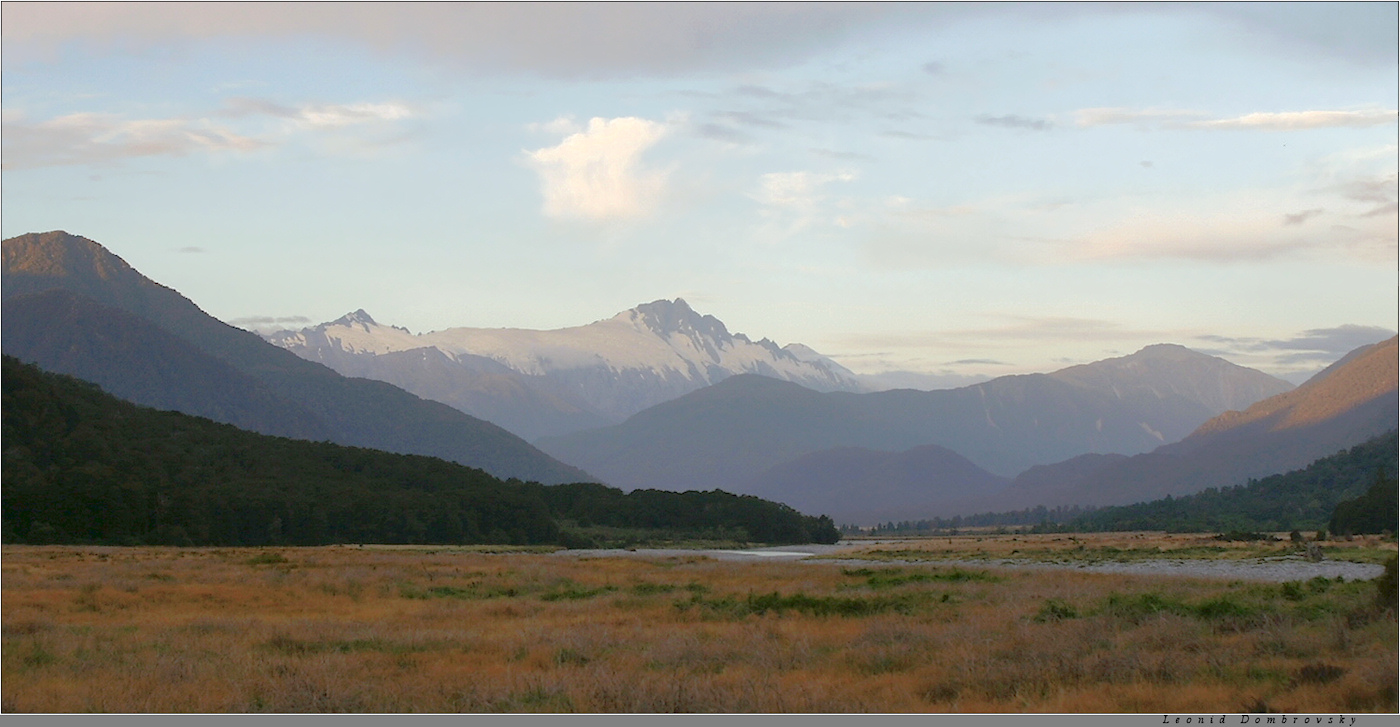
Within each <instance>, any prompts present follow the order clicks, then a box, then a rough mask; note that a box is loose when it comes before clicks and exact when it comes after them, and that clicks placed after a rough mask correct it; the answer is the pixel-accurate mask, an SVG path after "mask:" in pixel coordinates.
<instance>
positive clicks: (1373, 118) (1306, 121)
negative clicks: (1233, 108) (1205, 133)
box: [1187, 109, 1396, 131]
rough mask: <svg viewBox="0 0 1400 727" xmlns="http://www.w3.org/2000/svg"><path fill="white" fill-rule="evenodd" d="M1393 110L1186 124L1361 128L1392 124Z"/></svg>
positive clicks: (1269, 115) (1255, 116) (1285, 128)
mask: <svg viewBox="0 0 1400 727" xmlns="http://www.w3.org/2000/svg"><path fill="white" fill-rule="evenodd" d="M1395 120H1396V112H1395V111H1393V110H1392V111H1385V110H1381V109H1373V110H1368V111H1283V112H1278V113H1253V114H1245V115H1244V116H1236V117H1234V118H1230V119H1211V120H1209V121H1193V122H1191V123H1189V124H1187V126H1190V127H1193V128H1197V129H1261V130H1264V131H1296V130H1299V129H1336V128H1364V127H1367V126H1379V125H1381V124H1393V123H1395Z"/></svg>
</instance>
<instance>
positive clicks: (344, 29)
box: [3, 3, 1396, 78]
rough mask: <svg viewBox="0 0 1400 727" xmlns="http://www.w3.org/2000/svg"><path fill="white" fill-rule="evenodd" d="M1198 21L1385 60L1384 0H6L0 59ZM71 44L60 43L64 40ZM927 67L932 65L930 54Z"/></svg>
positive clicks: (737, 66)
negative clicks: (237, 46) (172, 47)
mask: <svg viewBox="0 0 1400 727" xmlns="http://www.w3.org/2000/svg"><path fill="white" fill-rule="evenodd" d="M1135 14H1140V15H1145V16H1149V17H1151V18H1152V19H1154V20H1155V19H1156V18H1158V17H1160V16H1162V15H1164V14H1167V15H1178V16H1180V15H1185V16H1193V17H1204V18H1207V19H1208V21H1209V22H1211V23H1213V24H1215V25H1224V26H1233V27H1232V28H1230V27H1227V30H1226V32H1229V33H1230V35H1231V37H1232V38H1234V39H1236V40H1237V41H1238V42H1239V43H1240V44H1242V45H1262V46H1263V47H1264V48H1265V49H1266V50H1268V51H1270V52H1272V53H1276V54H1278V55H1280V56H1283V57H1287V58H1289V59H1297V58H1298V57H1300V54H1303V57H1315V56H1324V57H1327V56H1330V57H1337V58H1344V59H1348V60H1353V61H1356V62H1358V63H1363V64H1367V65H1374V66H1379V67H1386V66H1390V67H1393V66H1394V65H1395V57H1396V34H1395V25H1396V21H1395V8H1394V5H1393V4H1392V3H1325V4H1324V3H1182V4H1179V5H1178V4H1162V3H1140V4H1132V3H1129V4H1119V3H1025V4H1015V5H1009V4H1005V3H6V5H5V22H4V26H3V29H4V38H3V40H4V52H5V62H6V63H10V62H12V61H14V60H23V59H26V58H35V57H51V56H52V55H54V54H56V53H59V52H62V50H63V49H64V48H66V47H69V46H70V45H81V46H82V47H84V48H99V49H103V48H110V47H118V48H130V49H134V50H138V51H139V50H141V49H143V48H146V47H150V46H153V45H157V44H170V43H172V42H181V41H186V42H202V41H207V40H210V39H215V38H250V37H252V38H257V37H271V38H284V39H287V40H288V41H293V42H304V40H305V39H307V38H312V39H332V40H337V41H348V42H351V43H355V44H357V45H360V46H362V47H368V48H370V49H373V50H376V51H379V52H399V53H406V54H414V55H419V56H422V57H426V58H429V59H431V60H434V61H438V62H444V63H450V64H453V65H456V66H459V67H467V68H470V69H482V70H510V71H522V72H527V73H534V74H541V75H546V76H551V77H557V78H581V77H626V76H639V75H645V76H656V75H674V74H680V73H687V72H693V71H704V70H719V71H726V70H741V69H751V68H760V67H783V66H789V65H793V64H796V63H801V62H803V61H804V60H806V59H808V58H810V57H811V56H812V55H814V54H816V53H819V52H822V51H824V50H829V49H830V48H832V47H833V46H836V45H840V44H844V43H847V42H861V41H864V42H871V41H877V42H878V41H879V40H881V39H885V38H888V37H890V36H892V35H894V34H896V33H900V32H908V31H915V32H917V31H928V30H932V29H940V28H943V29H946V28H950V27H952V26H954V25H955V24H957V23H959V22H962V21H965V20H969V19H978V18H993V19H996V18H1011V19H1014V20H1017V21H1021V22H1025V21H1030V22H1035V23H1042V24H1043V23H1048V22H1055V21H1060V20H1066V19H1073V18H1079V17H1085V16H1090V17H1092V16H1095V15H1108V16H1126V15H1135ZM74 40H76V41H79V43H71V44H70V43H68V41H74ZM923 70H924V71H925V72H926V73H934V72H936V71H938V70H941V69H940V67H939V64H937V63H936V62H934V63H928V64H925V65H924V66H923Z"/></svg>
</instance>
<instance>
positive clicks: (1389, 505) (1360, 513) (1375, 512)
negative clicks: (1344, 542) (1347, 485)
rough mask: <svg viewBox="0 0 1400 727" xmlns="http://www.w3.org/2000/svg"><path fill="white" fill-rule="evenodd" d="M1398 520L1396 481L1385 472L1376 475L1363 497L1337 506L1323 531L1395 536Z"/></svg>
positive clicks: (1399, 499)
mask: <svg viewBox="0 0 1400 727" xmlns="http://www.w3.org/2000/svg"><path fill="white" fill-rule="evenodd" d="M1396 520H1400V481H1397V479H1396V476H1395V475H1394V474H1387V473H1386V472H1385V470H1383V469H1382V470H1378V471H1377V472H1376V479H1375V481H1374V482H1372V483H1371V486H1370V487H1369V488H1368V489H1367V490H1366V492H1365V494H1363V495H1361V496H1360V497H1358V498H1356V499H1354V500H1344V501H1342V502H1339V503H1337V509H1336V510H1334V511H1333V512H1332V520H1331V521H1329V522H1328V524H1327V527H1328V529H1330V530H1331V531H1332V532H1334V533H1336V534H1338V535H1360V534H1362V533H1380V532H1385V531H1386V530H1389V531H1390V532H1392V533H1394V532H1396Z"/></svg>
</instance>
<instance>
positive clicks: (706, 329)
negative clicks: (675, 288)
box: [619, 298, 733, 342]
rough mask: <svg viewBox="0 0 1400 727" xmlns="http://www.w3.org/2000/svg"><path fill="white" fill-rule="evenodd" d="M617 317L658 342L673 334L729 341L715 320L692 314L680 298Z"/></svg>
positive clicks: (720, 325) (637, 309)
mask: <svg viewBox="0 0 1400 727" xmlns="http://www.w3.org/2000/svg"><path fill="white" fill-rule="evenodd" d="M619 315H622V316H626V317H627V318H629V319H630V320H633V321H636V322H637V323H639V324H641V325H642V326H645V327H646V328H647V329H648V330H650V331H651V332H652V333H655V334H656V335H657V336H660V337H661V338H669V337H670V336H672V335H674V334H680V335H683V336H686V337H696V336H699V337H703V338H708V339H711V340H714V341H723V342H728V341H729V340H731V339H732V338H733V337H732V336H731V335H730V334H729V329H727V328H725V327H724V324H723V323H721V322H720V320H719V319H718V318H715V317H714V316H702V315H700V314H699V313H696V312H695V310H694V309H693V308H691V307H690V305H689V304H687V303H686V302H685V299H683V298H676V299H675V300H665V299H662V300H655V301H652V302H650V303H643V304H641V305H639V306H637V307H636V308H633V309H632V310H629V311H626V312H625V313H621V314H619Z"/></svg>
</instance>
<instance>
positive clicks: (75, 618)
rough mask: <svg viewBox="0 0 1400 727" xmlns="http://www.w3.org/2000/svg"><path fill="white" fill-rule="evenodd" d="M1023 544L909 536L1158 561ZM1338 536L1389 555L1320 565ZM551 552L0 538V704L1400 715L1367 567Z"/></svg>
mask: <svg viewBox="0 0 1400 727" xmlns="http://www.w3.org/2000/svg"><path fill="white" fill-rule="evenodd" d="M1012 537H1015V536H990V535H989V536H985V537H983V536H970V535H968V536H959V537H957V538H939V539H929V540H928V541H927V542H926V543H925V544H922V545H920V546H918V547H916V548H912V549H911V548H909V547H901V549H902V550H906V551H908V550H923V551H924V552H927V553H930V554H938V553H942V552H945V551H949V552H951V551H953V550H959V551H961V552H962V553H963V555H959V557H960V558H961V557H963V556H964V555H966V554H967V553H975V552H978V551H982V552H987V553H989V554H990V553H992V552H996V553H1001V552H1008V553H1009V552H1010V551H1012V550H1015V551H1018V555H1019V554H1020V553H1021V552H1027V551H1030V552H1033V553H1034V554H1035V557H1036V558H1043V559H1049V558H1052V557H1054V558H1060V557H1063V558H1072V557H1077V556H1074V555H1072V554H1073V553H1075V552H1076V551H1079V550H1080V549H1081V546H1083V548H1082V551H1083V552H1085V553H1099V554H1101V555H1102V554H1104V553H1107V552H1108V551H1107V550H1106V549H1110V548H1112V549H1115V550H1117V551H1120V552H1121V551H1127V550H1132V549H1134V548H1139V549H1143V550H1144V552H1145V549H1148V548H1152V549H1154V552H1161V551H1167V550H1173V548H1168V547H1165V546H1164V545H1163V543H1162V542H1158V541H1153V542H1152V544H1150V545H1149V544H1148V542H1147V541H1148V536H1141V537H1136V538H1134V537H1133V536H1119V535H1112V536H1111V537H1110V536H1109V535H1103V536H1095V535H1088V536H1086V535H1079V536H1075V537H1074V538H1073V539H1070V538H1069V537H1068V536H1054V537H1053V538H1052V537H1044V538H1042V539H1039V540H1035V541H1033V542H1031V543H1030V546H1029V547H1028V541H1027V539H1026V537H1025V536H1022V537H1018V538H1017V539H1015V540H1012ZM1152 537H1156V536H1152ZM1054 538H1058V540H1056V539H1054ZM1095 538H1102V540H1098V541H1096V540H1094V539H1095ZM1112 538H1127V539H1126V540H1122V541H1119V540H1114V539H1112ZM1171 542H1175V543H1177V544H1178V545H1180V548H1181V549H1183V550H1182V552H1181V553H1179V554H1178V555H1182V556H1183V557H1185V556H1186V554H1187V551H1186V550H1184V549H1186V548H1191V547H1196V548H1201V547H1211V546H1206V545H1201V544H1200V543H1195V544H1194V545H1192V542H1194V541H1190V540H1182V539H1178V540H1176V541H1171ZM1328 545H1329V548H1330V547H1331V546H1332V544H1330V543H1329V544H1328ZM1346 546H1350V547H1353V548H1355V549H1356V552H1357V553H1358V555H1357V557H1358V558H1365V559H1368V560H1369V559H1370V558H1372V557H1373V556H1372V555H1369V554H1364V553H1368V552H1370V551H1375V552H1384V551H1387V550H1388V551H1389V552H1391V553H1393V552H1394V544H1393V542H1390V541H1375V542H1372V541H1361V540H1358V541H1356V542H1355V543H1354V544H1351V543H1348V544H1346V545H1345V546H1343V545H1340V544H1339V545H1337V546H1336V548H1335V550H1329V552H1330V553H1332V554H1335V555H1338V556H1340V555H1342V552H1341V551H1342V549H1343V548H1344V547H1346ZM872 547H873V548H877V549H878V548H884V549H886V550H889V549H890V547H891V546H881V545H875V546H872ZM1220 547H1222V548H1226V549H1227V550H1229V551H1230V552H1235V551H1238V552H1245V549H1246V548H1250V547H1253V548H1262V547H1280V546H1275V545H1267V546H1266V545H1260V544H1257V543H1256V544H1252V545H1251V544H1247V543H1246V544H1223V545H1221V546H1220ZM1157 549H1160V551H1158V550H1157ZM545 551H546V549H541V548H535V549H497V550H492V549H489V548H481V547H477V548H467V547H441V548H432V547H396V548H371V547H365V548H361V547H355V546H326V547H305V548H175V547H129V548H118V547H77V546H5V548H4V550H3V589H0V596H3V600H2V601H0V605H3V609H0V610H3V645H2V648H0V657H2V661H3V663H2V664H0V710H3V711H4V712H138V713H144V712H217V713H222V712H432V713H442V712H628V713H636V712H643V713H651V712H725V713H772V712H820V713H851V712H899V713H904V712H1054V713H1074V712H1115V713H1116V712H1172V713H1180V712H1189V713H1212V712H1216V713H1218V712H1262V711H1285V712H1338V711H1340V712H1395V711H1396V709H1397V697H1396V683H1397V668H1396V664H1397V629H1396V616H1395V609H1394V605H1393V598H1392V600H1389V601H1387V600H1385V599H1378V597H1377V594H1378V590H1377V587H1376V584H1375V582H1372V581H1345V580H1342V581H1338V580H1335V579H1332V580H1328V579H1322V578H1316V579H1312V580H1309V581H1298V582H1289V583H1281V584H1280V583H1256V582H1248V581H1224V580H1207V579H1190V578H1167V577H1161V576H1133V575H1123V574H1101V573H1091V572H1079V571H1072V570H1053V571H1047V570H1016V569H1007V568H998V567H996V566H994V565H992V564H989V565H988V566H987V567H986V568H982V567H980V566H977V565H971V566H969V565H967V564H965V563H959V564H956V565H954V564H948V563H943V564H940V563H938V562H937V560H936V558H933V557H932V556H931V557H930V559H929V560H928V561H927V562H923V561H919V562H913V563H899V564H892V563H886V562H880V561H871V562H867V563H862V564H854V565H853V564H850V563H834V562H820V561H818V562H799V561H777V562H775V561H773V560H761V561H759V562H748V561H741V562H735V561H720V560H716V559H712V558H709V557H705V556H703V555H701V554H699V553H696V554H694V555H677V556H669V557H636V556H639V555H641V554H634V557H627V558H619V557H591V558H590V557H580V556H578V555H571V554H565V553H549V552H545ZM1065 553H1068V554H1071V555H1055V554H1065ZM1197 557H1223V556H1222V555H1221V552H1218V551H1206V552H1200V553H1197Z"/></svg>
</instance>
